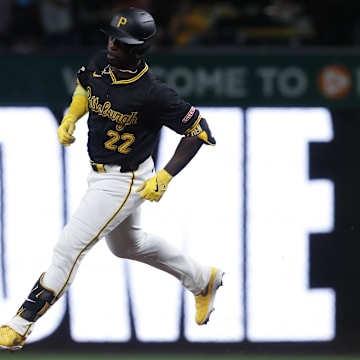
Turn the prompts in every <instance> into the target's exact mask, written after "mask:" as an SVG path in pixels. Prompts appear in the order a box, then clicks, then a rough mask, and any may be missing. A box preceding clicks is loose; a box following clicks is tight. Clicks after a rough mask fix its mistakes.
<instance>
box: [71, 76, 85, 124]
mask: <svg viewBox="0 0 360 360" xmlns="http://www.w3.org/2000/svg"><path fill="white" fill-rule="evenodd" d="M87 96H88V94H87V91H86V90H85V89H84V88H83V87H82V86H81V85H80V83H78V84H77V86H76V88H75V90H74V93H73V96H72V100H71V104H70V106H69V109H68V111H67V113H66V115H65V116H66V117H68V116H69V117H71V118H73V119H74V121H77V120H79V119H80V118H81V117H82V116H83V115H85V114H86V113H87V112H88V111H89V108H88V97H87Z"/></svg>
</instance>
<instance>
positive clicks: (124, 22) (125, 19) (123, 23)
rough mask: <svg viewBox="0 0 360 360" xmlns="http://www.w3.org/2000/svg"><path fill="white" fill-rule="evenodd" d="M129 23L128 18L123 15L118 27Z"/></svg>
mask: <svg viewBox="0 0 360 360" xmlns="http://www.w3.org/2000/svg"><path fill="white" fill-rule="evenodd" d="M126 23H127V18H126V17H123V16H121V17H120V18H119V20H118V22H117V24H116V27H120V26H121V25H126Z"/></svg>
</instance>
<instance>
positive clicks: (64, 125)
mask: <svg viewBox="0 0 360 360" xmlns="http://www.w3.org/2000/svg"><path fill="white" fill-rule="evenodd" d="M76 120H77V119H76V118H75V117H74V116H72V115H70V114H67V115H65V116H64V118H63V119H62V121H61V124H60V126H59V127H58V138H59V141H60V144H61V145H63V146H69V145H71V144H72V143H73V142H74V141H75V137H74V136H73V135H72V134H73V132H74V130H75V123H76Z"/></svg>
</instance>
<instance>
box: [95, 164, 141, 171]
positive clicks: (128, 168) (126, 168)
mask: <svg viewBox="0 0 360 360" xmlns="http://www.w3.org/2000/svg"><path fill="white" fill-rule="evenodd" d="M90 165H91V167H92V169H93V170H94V171H96V172H98V173H106V168H105V166H106V164H99V163H96V162H94V161H90ZM107 165H109V166H111V165H115V166H119V171H120V172H121V173H126V172H129V171H135V170H137V169H138V168H139V165H138V164H137V165H117V164H107Z"/></svg>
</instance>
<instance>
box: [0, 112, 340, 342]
mask: <svg viewBox="0 0 360 360" xmlns="http://www.w3.org/2000/svg"><path fill="white" fill-rule="evenodd" d="M201 112H202V114H203V116H204V117H205V118H206V119H207V120H208V122H209V124H210V127H211V129H212V132H213V134H214V135H215V138H216V140H217V145H216V147H209V146H204V147H203V148H202V149H201V151H200V152H199V154H198V156H197V157H196V158H195V159H194V160H193V161H192V162H191V163H190V164H189V166H188V167H187V168H186V169H185V170H184V171H183V172H182V173H180V174H179V175H178V176H177V177H176V178H175V179H174V180H173V181H172V183H171V185H170V187H169V189H168V191H167V193H166V195H165V196H164V198H163V199H162V200H161V201H160V202H159V203H156V204H153V203H145V204H144V206H143V211H142V214H143V215H142V218H143V219H142V224H143V228H144V229H145V230H146V231H149V232H156V233H158V234H159V235H162V236H163V237H164V238H166V239H168V240H169V241H170V242H172V243H173V244H174V245H176V246H179V247H181V248H183V249H184V250H185V251H188V252H189V253H190V254H191V255H192V256H193V257H195V258H196V259H198V260H199V261H201V262H203V263H207V264H209V265H214V266H219V267H221V268H222V269H223V270H224V271H225V273H226V275H225V277H224V287H222V288H221V289H220V290H219V292H218V296H217V300H216V304H215V308H216V311H215V312H214V313H213V314H212V318H211V321H210V322H209V324H208V325H206V326H202V327H199V326H197V325H196V324H195V322H194V314H195V309H194V301H193V297H192V295H191V294H189V293H187V292H183V290H182V288H181V286H180V284H179V283H178V282H177V280H176V279H175V278H172V277H171V276H169V275H167V274H164V273H161V272H159V271H158V270H155V269H152V268H150V267H148V266H145V265H143V264H139V263H134V262H128V261H124V260H120V259H118V258H115V257H114V256H113V255H112V254H111V253H110V251H108V249H107V248H106V244H105V242H104V241H100V242H99V243H98V244H97V245H96V246H95V247H94V249H93V250H92V251H91V252H90V253H89V254H88V255H87V256H86V258H85V259H84V260H83V262H82V265H81V266H80V270H79V272H78V275H77V277H76V279H75V281H74V283H73V285H72V286H71V288H70V290H69V292H68V293H67V294H66V295H65V296H64V297H63V298H62V299H60V300H59V302H58V303H57V304H56V305H55V306H53V307H52V309H51V310H50V311H49V312H48V313H47V314H46V315H45V316H44V317H43V318H41V319H40V320H39V321H38V323H37V326H36V327H35V330H34V332H33V335H32V336H31V337H30V338H29V342H36V341H40V340H41V339H44V338H46V337H48V336H50V335H51V334H52V333H54V332H55V331H56V329H57V328H58V327H59V326H60V324H61V323H62V321H63V318H64V315H65V311H66V306H69V314H70V334H71V337H72V339H73V340H74V341H76V342H128V341H131V328H130V321H131V319H130V314H131V316H132V319H133V321H134V325H135V331H136V335H137V339H138V340H139V341H141V342H161V341H164V342H176V341H178V340H179V339H180V329H181V326H180V324H181V323H183V325H184V327H183V328H184V337H185V338H186V340H187V341H189V342H207V341H213V342H226V343H229V342H242V341H250V342H282V341H292V342H294V341H295V342H296V341H298V342H300V341H331V340H332V339H333V338H334V336H335V292H334V290H333V289H330V288H321V289H310V288H309V285H308V284H309V253H308V251H309V250H308V249H309V234H310V233H326V232H331V231H332V229H333V222H334V205H333V197H334V189H333V183H332V182H331V181H330V180H326V179H319V180H316V179H315V180H310V179H309V174H308V163H309V153H308V145H309V142H313V141H316V142H328V141H331V139H332V137H333V133H332V131H333V129H332V122H331V118H330V114H329V112H328V111H327V110H325V109H322V108H304V109H298V108H250V109H247V110H246V111H245V110H243V109H240V108H202V109H201ZM86 135H87V129H86V119H85V118H84V119H81V120H80V121H79V122H78V123H77V129H76V132H75V137H76V139H77V140H76V142H75V144H73V145H72V146H71V147H69V148H65V149H64V148H62V147H61V146H60V145H59V143H58V140H57V121H56V119H55V118H54V117H53V115H52V113H51V112H50V111H49V110H48V109H47V108H40V107H29V108H25V107H19V108H18V107H2V108H0V141H1V147H0V155H1V158H0V159H1V163H0V166H1V177H0V181H1V194H0V198H1V234H0V236H1V237H0V241H1V247H0V250H1V253H0V256H1V257H0V266H1V269H2V272H1V277H0V323H3V322H5V321H7V320H8V319H9V317H10V316H12V315H13V314H15V312H16V310H17V308H18V307H19V306H20V305H21V303H22V302H23V300H24V299H25V297H26V296H27V294H28V292H29V291H30V289H31V286H32V285H33V284H34V283H35V281H36V280H37V279H38V277H39V275H40V274H41V273H42V272H44V271H46V269H47V267H48V266H49V263H50V260H51V256H52V248H53V246H54V243H55V242H56V241H57V239H58V237H59V234H60V232H61V230H62V227H63V226H64V224H65V223H66V219H67V218H68V217H69V216H71V213H72V212H73V211H74V210H75V208H76V206H77V204H78V202H79V200H80V198H81V196H82V194H83V193H84V191H85V190H86V187H87V184H86V177H87V174H88V172H89V171H90V167H89V163H88V158H87V153H86ZM177 142H178V135H176V134H174V133H172V132H171V131H169V130H165V131H163V133H162V136H161V139H160V146H159V157H158V165H159V167H160V166H161V165H162V164H164V162H165V161H166V160H168V159H169V158H170V156H171V154H172V152H173V150H174V149H175V146H176V144H177ZM66 297H67V299H66ZM65 300H67V301H65ZM182 306H183V308H184V313H185V318H182V316H181V314H182V313H181V311H180V309H181V308H182ZM99 329H101V331H99Z"/></svg>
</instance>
